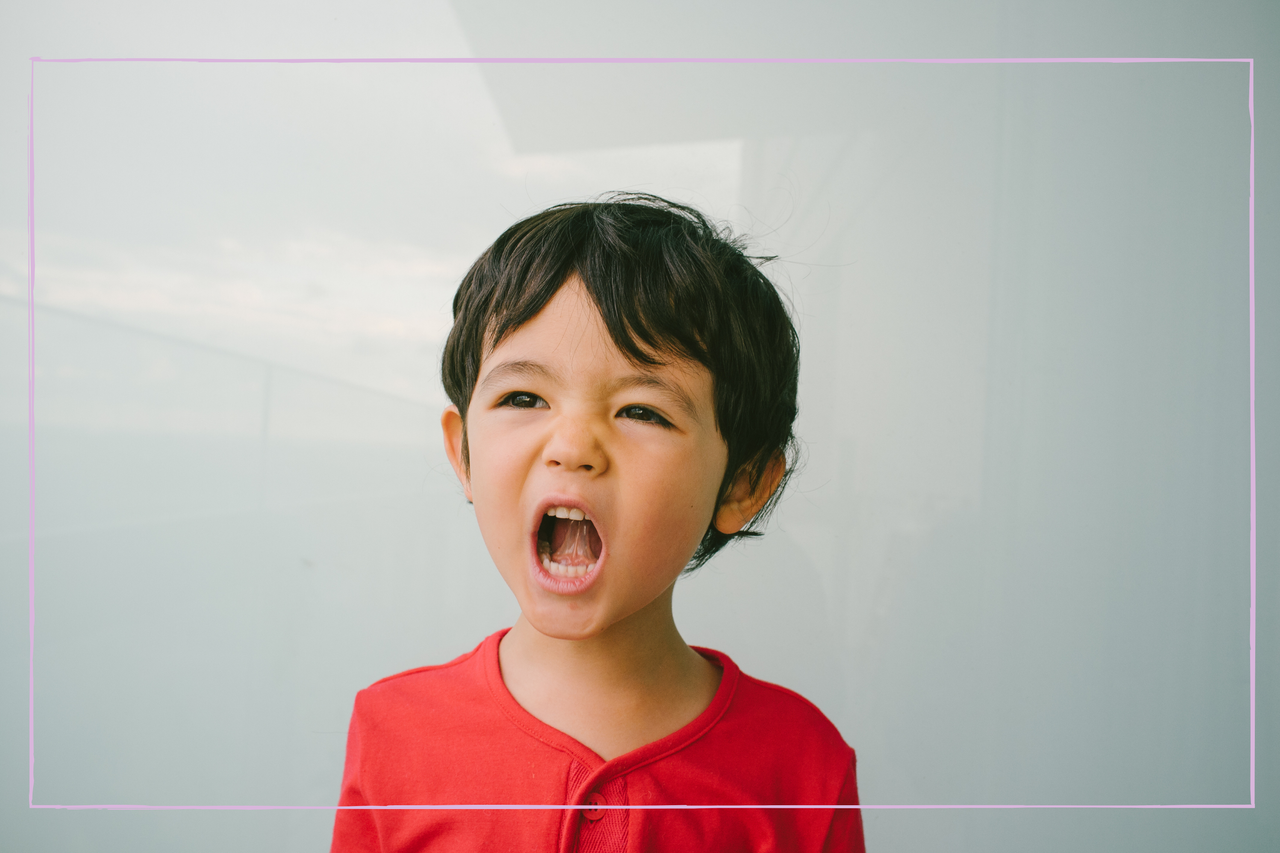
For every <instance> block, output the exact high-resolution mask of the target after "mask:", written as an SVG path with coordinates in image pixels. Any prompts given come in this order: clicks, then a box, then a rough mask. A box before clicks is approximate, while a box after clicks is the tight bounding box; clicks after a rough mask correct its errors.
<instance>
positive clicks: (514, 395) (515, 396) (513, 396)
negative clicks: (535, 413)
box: [498, 391, 546, 409]
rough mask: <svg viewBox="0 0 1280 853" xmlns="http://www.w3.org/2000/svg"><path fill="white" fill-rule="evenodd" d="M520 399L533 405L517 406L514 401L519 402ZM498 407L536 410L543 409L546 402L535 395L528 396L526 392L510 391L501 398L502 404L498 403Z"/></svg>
mask: <svg viewBox="0 0 1280 853" xmlns="http://www.w3.org/2000/svg"><path fill="white" fill-rule="evenodd" d="M521 398H523V399H526V400H529V401H531V402H532V403H533V405H531V406H522V405H517V404H516V400H519V399H521ZM538 403H542V404H543V405H542V406H539V405H538ZM498 405H500V406H510V407H511V408H513V409H538V408H543V407H545V406H546V401H545V400H543V399H542V398H541V397H539V396H538V395H537V394H530V393H529V392H528V391H512V392H511V393H510V394H508V395H507V396H505V397H503V398H502V402H500V403H499V404H498Z"/></svg>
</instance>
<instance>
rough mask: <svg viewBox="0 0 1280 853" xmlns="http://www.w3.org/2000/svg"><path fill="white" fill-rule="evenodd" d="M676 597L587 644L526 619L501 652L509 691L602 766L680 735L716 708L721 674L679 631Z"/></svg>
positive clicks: (668, 594) (662, 598) (505, 640)
mask: <svg viewBox="0 0 1280 853" xmlns="http://www.w3.org/2000/svg"><path fill="white" fill-rule="evenodd" d="M671 594H672V590H671V589H670V588H669V589H668V590H667V591H666V592H665V593H663V595H661V596H659V598H658V600H655V601H654V602H653V604H652V605H650V607H647V608H645V609H644V610H642V611H640V612H638V613H635V614H632V616H631V617H630V618H628V619H626V620H623V621H622V622H618V623H616V624H614V625H611V626H610V627H609V628H607V629H606V630H604V631H602V632H601V633H599V634H597V635H595V636H593V637H589V638H587V639H583V640H563V639H558V638H556V637H550V636H547V635H546V634H543V633H541V632H539V631H538V630H537V629H536V628H535V627H534V626H533V625H532V624H531V623H530V622H529V621H528V620H526V619H525V618H524V616H523V615H522V616H521V617H520V618H519V619H517V620H516V624H515V625H514V626H513V627H512V628H511V630H510V631H508V632H507V634H506V636H505V637H503V638H502V643H501V645H500V646H499V648H498V655H499V662H500V664H501V667H502V679H503V681H504V682H505V684H506V686H507V690H508V691H509V692H510V693H511V695H512V697H513V698H514V699H515V700H516V702H518V703H519V704H520V705H521V706H522V707H524V709H525V710H527V711H528V712H529V713H531V714H532V715H533V716H535V717H537V718H538V719H540V720H542V721H543V722H544V723H547V724H548V725H550V726H552V727H553V728H556V729H559V730H560V731H562V732H564V733H565V734H568V735H569V736H570V737H573V738H574V739H576V740H578V741H579V742H580V743H582V744H583V745H585V746H587V747H589V748H591V749H592V750H594V751H595V752H596V753H597V754H599V755H600V756H601V757H603V758H605V759H610V758H614V757H616V756H618V755H621V754H623V753H626V752H630V751H632V750H634V749H637V748H639V747H641V746H643V745H645V744H646V743H650V742H652V741H655V740H659V739H661V738H662V737H665V736H666V735H668V734H671V733H672V732H674V731H677V730H678V729H680V728H682V727H683V726H685V725H687V724H688V723H690V722H692V721H693V720H694V718H696V717H697V716H698V715H699V714H700V713H702V711H704V710H705V709H706V707H707V706H708V705H709V704H711V700H712V698H713V697H714V696H715V693H716V689H717V688H718V687H719V682H720V674H721V673H720V670H719V668H718V667H716V666H715V665H714V664H712V663H710V662H709V661H708V660H706V659H705V658H703V657H702V656H701V655H699V654H698V653H697V652H695V651H694V650H693V649H691V648H690V647H689V645H688V644H687V643H685V641H684V639H683V638H682V637H681V636H680V632H679V631H678V630H676V625H675V620H674V618H673V616H672V613H671Z"/></svg>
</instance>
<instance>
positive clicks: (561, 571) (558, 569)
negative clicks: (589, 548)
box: [538, 553, 595, 578]
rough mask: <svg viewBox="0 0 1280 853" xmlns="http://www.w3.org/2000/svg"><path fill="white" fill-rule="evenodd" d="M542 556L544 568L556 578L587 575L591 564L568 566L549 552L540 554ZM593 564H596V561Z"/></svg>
mask: <svg viewBox="0 0 1280 853" xmlns="http://www.w3.org/2000/svg"><path fill="white" fill-rule="evenodd" d="M538 556H539V557H541V558H542V568H544V569H546V571H547V574H549V575H551V576H552V577H556V578H580V577H582V576H583V575H585V574H586V573H587V572H588V571H589V570H590V569H591V566H566V565H563V564H561V563H557V562H555V561H554V560H552V559H551V556H550V555H549V554H545V553H543V554H539V555H538ZM592 565H595V564H594V563H593V564H592Z"/></svg>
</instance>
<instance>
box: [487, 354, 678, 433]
mask: <svg viewBox="0 0 1280 853" xmlns="http://www.w3.org/2000/svg"><path fill="white" fill-rule="evenodd" d="M512 379H541V380H544V381H549V382H556V383H559V381H560V374H558V373H556V371H554V370H552V369H551V368H550V367H548V366H547V365H545V364H543V363H542V362H539V361H524V360H520V361H504V362H502V363H501V364H499V365H498V366H497V367H495V368H493V370H490V371H489V373H488V374H486V375H485V377H484V379H482V380H481V381H480V384H479V385H478V386H477V388H476V390H481V389H483V388H487V387H488V386H489V385H494V384H499V383H501V382H509V381H511V380H512ZM627 388H652V389H653V390H655V391H657V392H659V393H660V394H662V395H664V396H666V397H668V398H670V400H671V402H672V403H674V404H675V405H676V407H677V408H678V409H680V411H682V412H684V414H686V415H688V416H689V418H690V419H691V420H693V421H695V422H697V423H702V417H701V416H700V415H699V414H698V407H697V406H696V405H695V404H694V402H693V398H692V397H690V396H689V395H688V394H687V393H686V392H685V390H684V389H683V388H681V387H680V386H679V385H675V384H673V383H671V382H668V381H666V380H665V379H663V378H662V377H660V376H654V375H653V374H650V373H633V374H631V375H630V376H624V377H622V378H620V379H618V380H617V381H616V382H613V383H611V384H610V386H609V388H608V392H609V394H614V393H617V392H618V391H622V390H625V389H627Z"/></svg>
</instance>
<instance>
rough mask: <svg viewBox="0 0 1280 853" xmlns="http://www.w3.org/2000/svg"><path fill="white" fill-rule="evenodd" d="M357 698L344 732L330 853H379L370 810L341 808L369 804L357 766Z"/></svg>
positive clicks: (358, 760) (358, 735) (358, 701)
mask: <svg viewBox="0 0 1280 853" xmlns="http://www.w3.org/2000/svg"><path fill="white" fill-rule="evenodd" d="M360 734H361V726H360V696H359V694H357V695H356V705H355V709H354V710H353V711H352V712H351V725H350V727H349V728H348V729H347V759H346V764H345V766H344V767H343V770H342V793H341V795H339V797H338V806H339V808H338V810H337V812H336V814H335V815H334V817H333V843H332V844H331V845H330V847H329V850H330V853H380V851H381V849H382V845H381V843H380V842H379V840H378V826H377V823H376V822H375V821H374V814H375V812H374V811H373V810H371V809H361V808H354V809H353V808H341V807H342V806H367V805H369V801H368V800H367V799H366V797H365V791H364V789H363V787H362V786H363V782H364V779H363V775H364V774H363V773H362V766H361V764H362V762H361V757H362V754H361V749H360V745H361V737H360Z"/></svg>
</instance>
